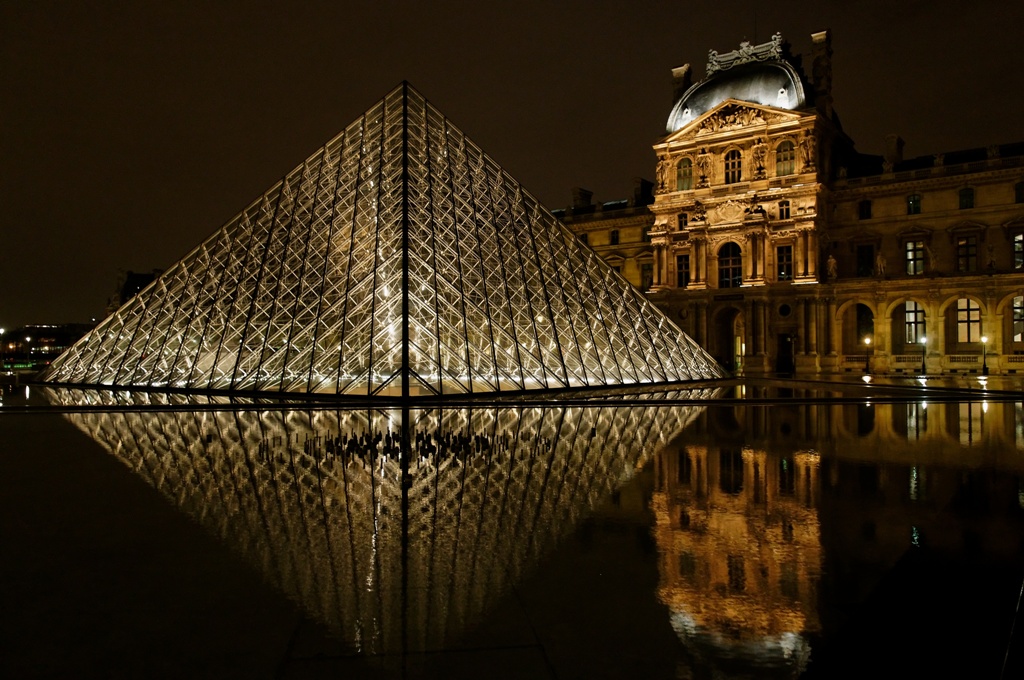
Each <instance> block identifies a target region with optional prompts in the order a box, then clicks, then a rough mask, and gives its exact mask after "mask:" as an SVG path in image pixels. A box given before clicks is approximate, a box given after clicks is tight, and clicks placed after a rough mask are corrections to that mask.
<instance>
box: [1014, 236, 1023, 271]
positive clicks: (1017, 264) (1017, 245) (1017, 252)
mask: <svg viewBox="0 0 1024 680" xmlns="http://www.w3.org/2000/svg"><path fill="white" fill-rule="evenodd" d="M1013 268H1014V269H1024V234H1014V235H1013Z"/></svg>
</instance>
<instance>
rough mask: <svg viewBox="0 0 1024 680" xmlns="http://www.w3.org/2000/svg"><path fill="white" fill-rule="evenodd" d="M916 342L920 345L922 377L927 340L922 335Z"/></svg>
mask: <svg viewBox="0 0 1024 680" xmlns="http://www.w3.org/2000/svg"><path fill="white" fill-rule="evenodd" d="M918 342H920V343H921V375H924V374H925V370H926V369H925V366H924V357H925V355H926V354H928V338H926V337H925V336H923V335H922V336H921V339H920V340H918Z"/></svg>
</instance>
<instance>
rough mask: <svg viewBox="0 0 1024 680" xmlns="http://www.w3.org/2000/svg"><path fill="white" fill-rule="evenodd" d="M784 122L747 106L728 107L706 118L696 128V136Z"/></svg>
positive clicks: (779, 117)
mask: <svg viewBox="0 0 1024 680" xmlns="http://www.w3.org/2000/svg"><path fill="white" fill-rule="evenodd" d="M781 120H785V118H783V117H782V116H779V115H777V114H771V113H768V112H766V111H759V110H757V109H752V108H750V107H747V106H729V107H726V108H724V109H722V110H721V111H719V112H717V113H715V114H713V115H711V116H708V117H707V118H705V119H704V120H703V121H701V124H700V126H699V127H698V128H697V136H700V135H710V134H713V133H715V132H721V131H722V130H733V129H736V128H743V127H747V126H749V125H765V124H767V123H776V122H779V121H781Z"/></svg>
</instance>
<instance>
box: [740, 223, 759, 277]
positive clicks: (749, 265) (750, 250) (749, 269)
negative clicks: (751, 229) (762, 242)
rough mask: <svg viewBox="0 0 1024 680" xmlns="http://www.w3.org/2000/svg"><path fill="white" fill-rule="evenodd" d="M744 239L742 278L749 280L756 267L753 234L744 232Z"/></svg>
mask: <svg viewBox="0 0 1024 680" xmlns="http://www.w3.org/2000/svg"><path fill="white" fill-rule="evenodd" d="M744 239H745V240H746V242H747V256H746V257H745V258H743V280H744V281H750V280H751V279H752V278H754V274H755V272H756V271H757V267H756V266H755V264H754V261H755V259H756V255H755V254H754V252H755V250H756V248H755V247H754V244H755V243H756V241H755V239H754V235H753V234H750V233H747V234H744Z"/></svg>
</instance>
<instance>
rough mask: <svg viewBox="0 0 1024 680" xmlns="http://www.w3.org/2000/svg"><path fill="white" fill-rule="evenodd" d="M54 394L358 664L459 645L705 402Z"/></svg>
mask: <svg viewBox="0 0 1024 680" xmlns="http://www.w3.org/2000/svg"><path fill="white" fill-rule="evenodd" d="M713 393H714V391H713V390H708V391H705V390H697V391H689V392H686V393H674V395H672V396H675V397H686V398H692V399H699V400H704V399H707V398H710V397H711V396H712V394H713ZM47 394H48V398H49V399H50V401H51V402H54V403H56V404H61V405H68V406H75V407H78V408H76V409H75V410H74V411H73V412H69V413H68V414H67V416H66V417H67V418H68V419H69V420H70V421H71V422H73V423H74V424H75V425H76V426H78V427H79V428H80V429H81V430H82V431H84V432H85V433H86V434H88V435H89V436H90V437H92V438H93V439H95V440H96V441H98V442H99V443H100V444H101V445H103V446H104V447H105V448H106V449H107V450H109V451H110V452H111V453H112V454H113V455H115V456H116V457H117V458H119V459H120V460H121V461H122V462H123V463H124V464H126V465H127V466H128V467H130V468H131V469H132V470H133V471H134V472H135V473H136V474H138V475H139V476H141V477H142V478H144V479H145V480H146V481H147V482H148V483H149V484H151V485H152V486H153V487H154V488H155V489H157V490H158V491H159V492H160V493H162V494H163V495H164V496H166V497H167V498H168V500H170V501H171V502H172V503H174V504H175V505H177V506H178V507H179V508H180V509H181V510H182V511H184V512H185V513H187V514H188V515H190V516H191V517H192V518H194V519H195V520H196V521H197V522H199V523H200V524H201V525H202V526H203V527H205V528H206V529H207V530H209V531H210V532H211V533H213V534H214V535H216V536H217V537H218V538H219V539H220V540H222V541H223V542H224V543H225V544H227V545H230V546H232V547H233V548H234V549H235V550H236V551H237V552H238V553H240V554H241V555H242V556H244V557H245V558H247V559H248V561H249V562H250V563H252V564H254V565H255V566H256V567H257V568H258V569H259V570H260V571H261V572H262V573H263V574H264V575H265V577H266V578H267V580H268V581H270V582H271V583H272V584H274V585H275V586H276V587H278V588H280V589H281V590H282V591H283V592H285V593H287V594H288V595H289V596H291V597H292V598H293V599H294V600H295V601H297V602H298V603H299V604H300V605H301V606H302V607H303V608H304V609H305V610H306V611H307V612H308V613H310V614H311V615H313V616H315V617H316V618H317V619H319V620H320V621H321V622H323V623H324V624H325V625H326V626H327V627H328V628H329V629H330V631H331V633H332V635H333V636H335V637H337V638H338V639H340V640H343V641H344V644H345V646H346V648H348V649H349V650H350V651H352V652H353V653H362V654H373V653H382V652H394V651H399V650H401V651H419V650H431V649H441V648H443V647H444V645H445V644H446V643H448V642H451V641H452V640H455V639H458V637H459V636H460V635H461V634H463V633H464V632H466V631H467V630H469V629H470V628H471V627H472V626H473V624H474V622H475V621H476V620H478V619H479V618H480V617H481V616H483V615H485V614H486V613H487V611H488V609H489V608H491V607H492V605H494V604H495V603H496V602H497V601H498V600H499V598H501V597H502V596H503V595H504V594H506V593H507V591H508V590H509V588H510V587H511V586H512V585H514V584H515V583H517V582H519V581H520V580H521V579H522V578H523V577H524V576H525V575H526V574H528V573H529V571H530V570H531V568H532V567H533V566H534V565H535V564H537V562H538V561H539V560H540V558H541V557H543V556H544V555H546V554H548V553H549V552H550V551H551V550H552V549H553V548H554V547H555V546H557V544H558V543H559V541H560V540H561V539H562V538H563V537H565V536H566V535H567V534H569V533H571V532H572V531H573V530H574V528H575V527H576V526H577V525H578V523H579V522H580V521H581V520H582V519H584V518H585V517H586V516H587V515H588V513H590V512H591V511H592V510H593V508H594V507H595V506H596V505H598V504H599V503H601V502H602V501H604V500H605V499H606V498H607V497H608V496H609V495H610V494H611V493H612V492H613V491H614V490H615V489H616V488H617V487H619V486H620V485H622V484H623V483H625V482H627V481H628V480H629V479H630V478H631V477H632V476H633V475H634V473H635V472H636V470H638V469H639V468H641V467H643V466H644V465H645V464H646V463H648V462H649V461H650V459H651V458H652V456H653V454H654V453H655V451H656V450H657V449H658V448H660V447H661V446H664V445H665V443H666V441H667V440H668V439H669V438H670V437H671V436H672V435H673V434H674V433H677V432H679V431H680V430H681V429H683V428H684V427H685V426H686V425H687V424H688V423H689V422H690V421H692V419H693V418H694V417H695V416H696V414H697V413H698V412H699V410H700V408H701V407H700V406H659V405H657V404H652V405H651V406H622V407H600V406H595V407H550V408H516V407H503V408H488V407H482V408H474V409H445V410H440V409H436V410H418V409H406V410H399V409H396V410H362V411H350V410H326V409H322V408H315V409H300V408H288V409H282V408H281V407H275V406H269V405H256V404H253V405H251V406H244V407H231V406H228V405H223V406H222V407H220V406H218V404H217V403H216V402H215V401H214V400H213V399H210V400H202V399H200V398H196V397H191V398H185V397H175V398H170V397H166V396H155V395H154V396H150V395H146V394H129V393H123V392H122V393H104V392H92V391H78V390H65V389H52V388H48V392H47ZM82 405H92V406H95V407H97V408H95V409H93V410H91V411H90V412H83V411H82V410H81V409H80V407H81V406H82ZM125 406H128V407H130V408H123V407H125ZM219 408H222V409H223V410H218V409H219ZM404 451H409V452H410V453H409V455H408V456H404V455H402V453H403V452H404Z"/></svg>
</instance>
